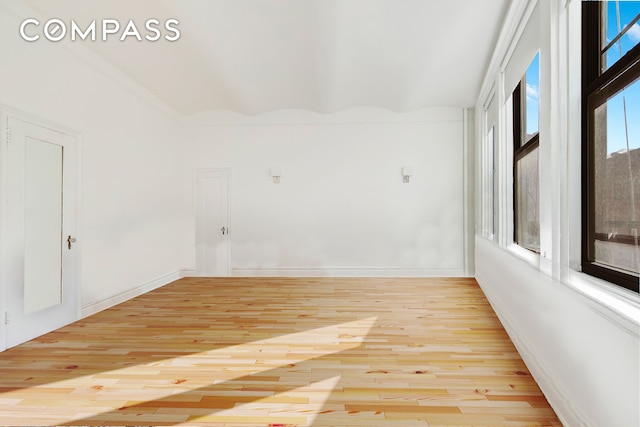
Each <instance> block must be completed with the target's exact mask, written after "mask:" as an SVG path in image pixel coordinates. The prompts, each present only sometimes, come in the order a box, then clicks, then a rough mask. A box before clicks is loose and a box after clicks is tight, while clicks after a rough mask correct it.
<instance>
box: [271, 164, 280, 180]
mask: <svg viewBox="0 0 640 427" xmlns="http://www.w3.org/2000/svg"><path fill="white" fill-rule="evenodd" d="M281 175H282V172H281V171H280V168H271V178H272V179H273V183H274V184H280V176H281Z"/></svg>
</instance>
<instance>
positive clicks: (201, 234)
mask: <svg viewBox="0 0 640 427" xmlns="http://www.w3.org/2000/svg"><path fill="white" fill-rule="evenodd" d="M196 180H197V183H196V187H197V195H196V206H197V208H196V209H197V212H196V273H197V274H198V275H199V276H209V277H215V276H229V270H230V268H229V261H230V246H229V232H230V230H229V210H228V188H227V182H228V173H227V170H226V169H207V170H199V171H198V172H197V179H196Z"/></svg>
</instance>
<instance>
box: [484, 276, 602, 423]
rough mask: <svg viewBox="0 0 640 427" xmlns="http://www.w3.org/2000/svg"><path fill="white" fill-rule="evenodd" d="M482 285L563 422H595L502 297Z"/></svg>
mask: <svg viewBox="0 0 640 427" xmlns="http://www.w3.org/2000/svg"><path fill="white" fill-rule="evenodd" d="M478 283H480V281H478ZM481 288H482V291H483V292H484V294H485V296H486V297H487V299H488V300H489V303H490V304H491V307H492V308H493V310H494V311H495V313H496V315H497V316H498V318H499V319H500V322H501V323H502V326H503V327H504V329H505V330H506V331H507V333H508V335H509V338H511V341H512V342H513V345H515V347H516V349H517V350H518V353H520V356H521V357H522V360H523V361H524V362H525V364H526V365H527V368H528V369H529V371H531V375H532V376H533V377H534V378H535V380H536V382H537V383H538V385H539V386H540V389H541V390H542V391H543V393H544V395H545V397H546V398H547V400H548V401H549V404H550V405H551V407H552V408H553V410H554V411H555V412H556V414H557V415H558V418H560V421H561V422H562V424H563V425H564V426H566V427H574V426H576V427H578V426H583V427H587V426H595V424H594V423H593V422H591V421H590V420H589V417H588V416H587V415H586V414H584V413H583V412H582V411H581V410H579V409H578V408H576V407H575V405H572V404H571V399H570V398H569V395H568V394H567V393H566V392H564V391H563V390H562V389H561V388H560V387H558V385H557V384H556V382H555V381H554V380H553V376H552V375H551V374H549V372H550V370H549V368H547V367H546V364H545V362H544V361H543V360H542V359H541V358H540V357H538V355H537V354H536V352H535V346H533V345H532V344H531V342H530V341H529V340H528V339H527V337H526V336H525V335H523V334H521V333H519V332H518V328H516V327H514V325H515V323H514V322H513V320H512V319H511V318H510V316H509V315H507V314H506V313H507V310H504V308H503V307H502V304H501V303H500V300H499V298H497V297H496V295H493V293H492V292H491V291H489V290H488V289H487V288H485V287H483V286H482V285H481Z"/></svg>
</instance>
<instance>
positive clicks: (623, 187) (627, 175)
mask: <svg viewBox="0 0 640 427" xmlns="http://www.w3.org/2000/svg"><path fill="white" fill-rule="evenodd" d="M594 119H595V121H594V123H595V125H594V126H595V128H594V137H595V141H594V161H595V170H594V172H595V236H594V238H595V242H594V243H595V261H596V262H599V263H602V264H606V265H609V266H612V267H616V268H619V269H623V270H626V271H630V272H635V273H638V272H640V250H639V248H638V234H639V231H640V230H639V227H640V80H636V81H635V82H634V83H633V84H631V85H630V86H627V87H626V88H625V89H624V90H623V91H621V92H619V93H618V94H616V95H615V96H613V97H611V98H609V99H608V100H607V102H606V103H604V104H602V105H601V106H599V107H598V108H596V110H595V117H594Z"/></svg>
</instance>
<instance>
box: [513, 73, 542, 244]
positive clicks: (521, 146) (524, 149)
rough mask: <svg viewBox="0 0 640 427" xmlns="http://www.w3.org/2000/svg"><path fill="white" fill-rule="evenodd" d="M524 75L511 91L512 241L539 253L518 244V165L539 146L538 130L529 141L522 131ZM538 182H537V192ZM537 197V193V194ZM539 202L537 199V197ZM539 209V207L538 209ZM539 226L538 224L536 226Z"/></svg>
mask: <svg viewBox="0 0 640 427" xmlns="http://www.w3.org/2000/svg"><path fill="white" fill-rule="evenodd" d="M525 78H526V74H525V76H524V77H523V78H522V80H521V81H520V82H519V83H518V86H516V88H515V90H514V91H513V95H512V99H513V241H514V242H515V243H516V244H518V245H520V246H522V247H523V248H525V249H527V250H529V251H531V252H534V253H538V254H539V253H540V249H539V248H538V249H533V248H530V247H527V246H525V245H522V244H521V243H520V242H518V226H519V224H518V194H519V193H518V163H519V161H520V160H522V159H524V158H525V157H526V156H527V155H529V154H530V153H532V152H533V151H534V150H535V149H537V148H539V146H540V131H539V130H538V131H537V132H536V133H535V134H533V135H532V136H531V137H530V138H529V139H526V132H524V131H523V129H524V127H523V125H524V126H526V123H525V117H524V111H525V109H524V108H523V102H525V100H526V96H527V95H526V91H525V89H524V88H525V87H526V84H523V83H524V82H525ZM539 191H540V181H538V192H539ZM538 196H539V193H538ZM538 202H539V197H538ZM538 208H539V207H538ZM538 225H539V224H538Z"/></svg>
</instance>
